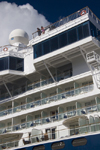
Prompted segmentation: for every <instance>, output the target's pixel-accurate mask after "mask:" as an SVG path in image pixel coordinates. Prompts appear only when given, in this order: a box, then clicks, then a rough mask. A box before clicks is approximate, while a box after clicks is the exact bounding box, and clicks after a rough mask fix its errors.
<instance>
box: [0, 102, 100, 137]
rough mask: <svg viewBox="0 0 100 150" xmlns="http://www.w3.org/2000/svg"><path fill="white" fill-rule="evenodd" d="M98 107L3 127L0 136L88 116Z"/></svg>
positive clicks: (94, 106)
mask: <svg viewBox="0 0 100 150" xmlns="http://www.w3.org/2000/svg"><path fill="white" fill-rule="evenodd" d="M99 105H100V104H98V105H93V106H89V107H84V108H81V109H75V110H71V111H66V112H64V113H60V114H55V115H53V116H47V117H45V118H40V119H36V120H30V121H29V122H25V123H21V124H17V125H13V126H9V127H4V128H1V129H0V134H4V133H7V132H11V131H17V130H22V129H24V128H30V127H35V126H37V125H43V124H47V123H51V122H55V121H59V120H62V119H66V118H70V117H74V116H80V115H83V114H89V113H92V112H97V111H98V109H97V108H98V106H99Z"/></svg>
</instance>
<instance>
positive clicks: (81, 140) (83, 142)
mask: <svg viewBox="0 0 100 150" xmlns="http://www.w3.org/2000/svg"><path fill="white" fill-rule="evenodd" d="M86 143H87V139H86V138H79V139H75V140H73V141H72V145H73V146H83V145H86Z"/></svg>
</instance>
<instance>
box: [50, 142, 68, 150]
mask: <svg viewBox="0 0 100 150" xmlns="http://www.w3.org/2000/svg"><path fill="white" fill-rule="evenodd" d="M64 147H65V143H64V142H63V141H61V142H57V143H53V144H52V145H51V148H52V150H58V149H63V148H64Z"/></svg>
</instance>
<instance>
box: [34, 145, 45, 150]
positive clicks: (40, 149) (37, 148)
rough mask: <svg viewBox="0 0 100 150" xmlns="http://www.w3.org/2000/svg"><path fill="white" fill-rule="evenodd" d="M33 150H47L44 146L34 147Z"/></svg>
mask: <svg viewBox="0 0 100 150" xmlns="http://www.w3.org/2000/svg"><path fill="white" fill-rule="evenodd" d="M33 150H45V146H44V145H40V146H35V147H33Z"/></svg>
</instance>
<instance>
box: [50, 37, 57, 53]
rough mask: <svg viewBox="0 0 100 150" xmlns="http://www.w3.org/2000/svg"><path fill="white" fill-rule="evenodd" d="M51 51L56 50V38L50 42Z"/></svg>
mask: <svg viewBox="0 0 100 150" xmlns="http://www.w3.org/2000/svg"><path fill="white" fill-rule="evenodd" d="M50 46H51V51H54V50H56V49H58V37H54V38H52V39H51V40H50Z"/></svg>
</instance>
